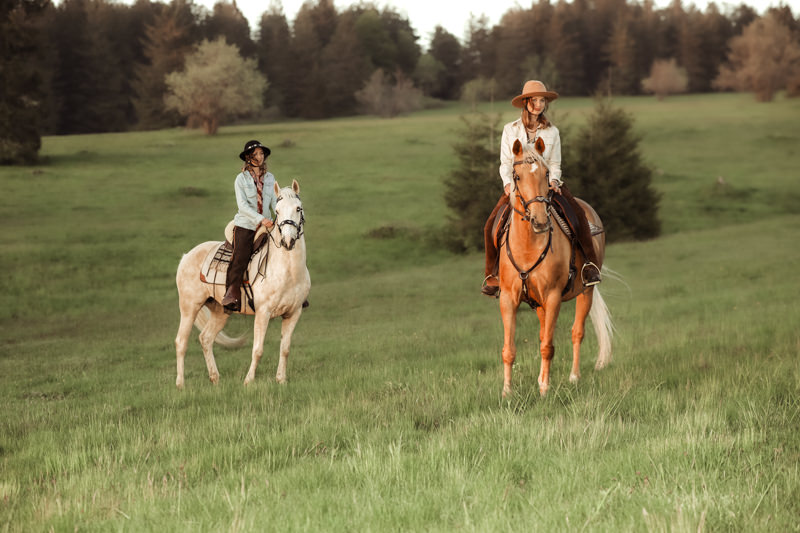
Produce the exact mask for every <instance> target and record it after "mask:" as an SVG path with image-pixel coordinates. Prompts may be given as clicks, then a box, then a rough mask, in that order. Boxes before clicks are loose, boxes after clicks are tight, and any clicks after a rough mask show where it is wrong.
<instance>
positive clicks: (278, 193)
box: [274, 180, 281, 196]
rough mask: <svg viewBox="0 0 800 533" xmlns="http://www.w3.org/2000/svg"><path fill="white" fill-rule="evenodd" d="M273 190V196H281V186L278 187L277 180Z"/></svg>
mask: <svg viewBox="0 0 800 533" xmlns="http://www.w3.org/2000/svg"><path fill="white" fill-rule="evenodd" d="M274 189H275V196H280V194H281V186H280V185H278V180H275V186H274Z"/></svg>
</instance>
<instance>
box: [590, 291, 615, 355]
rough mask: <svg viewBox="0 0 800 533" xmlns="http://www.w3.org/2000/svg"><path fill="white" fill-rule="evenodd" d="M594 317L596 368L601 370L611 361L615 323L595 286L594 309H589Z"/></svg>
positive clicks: (591, 316)
mask: <svg viewBox="0 0 800 533" xmlns="http://www.w3.org/2000/svg"><path fill="white" fill-rule="evenodd" d="M589 317H590V318H591V319H592V326H594V333H595V336H596V337H597V345H598V349H597V363H595V365H594V368H595V369H596V370H600V369H601V368H605V367H606V366H607V365H608V363H610V362H611V339H612V338H613V337H614V323H613V322H612V321H611V313H609V311H608V306H607V305H606V302H605V300H603V295H602V294H600V290H599V289H598V288H597V287H595V289H594V297H593V299H592V309H591V311H589Z"/></svg>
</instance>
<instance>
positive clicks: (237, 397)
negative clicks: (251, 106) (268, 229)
mask: <svg viewBox="0 0 800 533" xmlns="http://www.w3.org/2000/svg"><path fill="white" fill-rule="evenodd" d="M615 104H616V105H619V106H622V107H624V108H625V109H626V110H628V111H629V112H630V113H631V114H632V115H633V116H634V119H635V128H636V131H637V132H638V133H639V134H640V135H641V138H642V141H641V145H640V146H641V150H642V154H643V157H644V158H645V160H646V161H647V163H648V164H649V165H651V166H652V168H653V169H654V179H655V183H654V185H655V187H656V188H657V190H658V191H659V192H660V193H661V195H662V196H661V206H660V211H659V213H660V218H661V221H662V226H663V234H662V236H661V237H660V238H658V239H655V240H651V241H646V242H623V243H613V244H611V245H610V246H609V247H608V249H607V253H606V265H607V266H608V267H610V268H611V269H612V270H613V271H614V274H613V275H609V276H607V277H606V279H605V281H604V282H603V284H602V285H601V286H600V290H601V291H602V293H603V295H604V297H605V299H606V302H607V304H608V306H609V308H610V310H611V313H612V315H613V318H614V321H615V325H616V336H615V338H614V347H613V359H612V363H611V365H610V366H609V367H608V368H606V369H605V370H602V371H595V370H594V361H595V353H596V342H595V339H594V335H593V332H592V331H590V330H591V328H589V330H587V331H588V333H587V338H586V340H585V342H584V348H583V360H582V363H581V373H582V378H581V381H580V382H579V383H578V384H577V385H573V384H570V383H569V381H568V379H567V378H568V375H569V368H570V364H571V355H570V354H571V347H570V340H569V339H570V332H569V328H570V324H571V321H572V311H573V309H574V305H572V304H571V303H570V304H566V305H565V306H564V308H563V309H562V312H561V320H560V321H559V325H558V330H557V336H556V355H555V359H554V362H553V368H552V375H551V390H550V392H549V393H548V395H547V396H546V397H544V398H542V397H540V396H539V393H538V386H537V384H536V377H537V374H538V369H539V355H538V346H537V344H538V335H537V333H538V322H537V320H536V316H535V314H534V313H532V312H530V311H528V310H525V311H524V312H522V313H521V315H520V319H519V329H518V338H517V340H518V346H519V354H518V358H517V364H516V368H515V386H516V389H515V392H514V394H513V395H512V396H511V397H510V398H508V399H507V400H503V399H501V394H500V393H501V388H502V364H501V360H500V350H501V346H502V326H501V323H500V316H499V312H498V309H497V302H496V301H495V300H493V299H490V298H487V297H485V296H482V295H481V294H480V293H479V288H480V282H481V280H482V269H483V258H482V255H480V254H477V253H472V254H467V255H453V254H451V253H449V252H447V251H446V250H445V249H443V248H442V247H441V246H440V245H438V244H437V243H438V242H440V239H439V237H438V234H439V232H441V231H442V229H443V227H444V225H445V222H446V219H447V217H448V216H449V213H448V212H447V209H446V207H445V202H444V199H443V197H442V192H443V185H442V180H443V178H444V176H446V174H447V173H448V172H449V171H450V169H452V168H453V166H454V165H455V164H456V156H455V154H454V153H453V150H452V148H451V145H452V144H453V143H454V142H455V140H456V136H457V135H458V128H459V124H460V121H459V116H460V115H461V114H462V113H465V112H467V111H468V110H467V109H466V108H465V107H461V106H459V105H455V104H452V105H448V106H446V107H444V108H441V109H435V110H428V111H423V112H419V113H416V114H413V115H411V116H406V117H400V118H396V119H390V120H382V119H376V118H373V117H359V118H347V119H338V120H328V121H320V122H294V121H287V122H277V123H270V124H262V125H239V126H230V127H225V128H222V129H221V131H220V133H219V134H218V135H216V136H214V137H206V136H203V135H202V134H201V133H200V132H198V131H187V130H183V129H176V130H168V131H158V132H134V133H125V134H113V135H80V136H66V137H47V138H45V139H43V147H42V150H41V156H42V161H41V163H40V164H39V165H37V166H35V167H0V221H1V222H2V232H1V233H0V271H1V272H2V277H0V280H2V281H0V283H2V286H0V288H1V289H2V290H0V294H1V295H2V296H0V298H2V305H1V306H0V402H2V410H0V413H1V414H0V531H11V532H18V531H19V532H23V531H24V532H28V531H58V532H61V531H63V532H67V531H69V532H72V531H215V532H216V531H234V532H238V531H332V532H353V531H359V532H361V531H479V532H488V531H670V532H672V531H676V532H682V531H692V532H694V531H770V532H773V531H798V530H800V432H798V427H800V358H798V352H800V333H798V324H800V306H798V303H797V299H798V297H800V282H799V279H800V278H798V275H799V274H798V268H797V265H798V264H800V246H798V243H800V99H793V100H792V99H785V98H783V97H779V98H778V99H777V100H776V101H774V102H772V103H769V104H759V103H756V102H755V101H754V99H753V97H752V95H745V94H724V95H702V96H696V95H691V96H680V97H673V98H669V99H667V100H665V101H664V102H657V101H656V100H655V99H654V98H621V99H617V100H615ZM592 106H593V102H592V100H591V99H570V98H563V99H560V100H559V101H558V103H557V104H556V105H555V106H554V111H555V114H554V119H555V121H556V123H557V124H558V125H559V126H560V127H562V129H572V130H573V131H575V130H576V129H577V128H578V127H579V126H580V125H581V124H582V122H583V120H584V119H585V117H586V116H587V114H588V113H589V112H590V111H591V109H592ZM482 110H484V111H487V112H492V111H494V112H496V111H502V112H503V120H504V121H507V120H511V119H512V118H514V110H513V109H512V108H511V107H510V106H508V105H507V104H505V103H495V104H494V105H492V104H488V103H487V104H484V105H483V106H482ZM253 138H256V139H259V140H261V141H262V142H264V143H265V144H267V145H268V146H270V147H272V149H273V155H272V156H271V158H270V169H271V171H272V172H273V173H274V174H275V175H276V177H277V179H278V181H279V183H280V184H281V185H288V184H290V183H291V180H292V179H297V180H298V182H299V183H300V187H301V196H302V198H303V202H304V206H305V209H306V219H307V225H306V239H307V247H308V266H309V270H310V273H311V280H312V288H311V294H310V302H311V307H309V308H308V309H307V310H306V311H305V312H304V313H303V316H302V318H301V319H300V322H299V324H298V327H297V330H296V331H295V335H294V338H293V344H292V351H291V355H290V358H289V368H288V377H289V383H288V384H286V385H279V384H277V383H276V382H275V381H274V374H275V370H276V367H277V362H278V342H279V336H280V333H279V332H280V327H279V322H273V323H272V324H271V326H270V329H269V331H268V332H267V346H266V350H265V354H264V357H263V359H262V360H261V364H260V366H259V369H258V373H257V377H256V382H255V383H254V384H253V385H251V386H250V387H247V388H245V387H244V386H243V384H242V382H243V380H244V377H245V374H246V373H247V369H248V366H249V364H250V346H249V342H248V345H247V346H245V347H243V348H240V349H223V348H219V347H218V348H217V349H216V351H215V352H216V356H217V364H218V366H219V370H220V374H221V380H220V383H219V385H217V386H214V385H212V384H211V383H210V382H209V380H208V376H207V373H206V368H205V363H204V361H203V357H202V352H201V349H200V346H199V343H198V341H197V336H196V333H197V332H196V331H195V333H194V334H193V338H192V341H191V343H190V345H189V350H188V354H187V358H186V388H185V389H184V390H183V391H179V390H177V389H176V387H175V351H174V346H173V340H174V338H175V333H176V331H177V326H178V320H179V313H178V306H177V291H176V288H175V271H176V268H177V265H178V262H179V260H180V258H181V256H182V254H184V253H185V252H187V251H188V250H190V249H191V248H192V247H193V246H195V245H196V244H198V243H200V242H203V241H207V240H220V239H221V238H222V230H223V228H224V226H225V224H226V223H227V222H228V221H229V220H230V219H231V217H232V216H233V214H234V211H235V201H234V197H233V190H232V186H233V179H234V177H235V175H236V174H237V173H238V171H239V168H240V163H239V160H238V158H237V155H238V153H239V151H240V150H241V147H242V145H243V144H244V142H245V141H247V140H249V139H253ZM607 142H609V143H614V139H612V138H609V139H607ZM498 143H499V140H498ZM565 178H566V180H569V176H566V177H565ZM600 215H601V216H602V215H603V214H602V213H600ZM249 320H250V319H246V318H242V317H233V318H232V319H231V320H230V322H229V328H228V329H229V331H231V332H232V333H238V332H247V331H248V329H249V328H250V322H249Z"/></svg>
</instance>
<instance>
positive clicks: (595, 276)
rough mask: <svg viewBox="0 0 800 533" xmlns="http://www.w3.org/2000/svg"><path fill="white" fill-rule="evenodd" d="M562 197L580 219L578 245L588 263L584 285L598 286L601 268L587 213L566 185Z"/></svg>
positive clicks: (583, 273) (585, 268)
mask: <svg viewBox="0 0 800 533" xmlns="http://www.w3.org/2000/svg"><path fill="white" fill-rule="evenodd" d="M561 196H563V197H564V198H566V199H567V201H568V202H569V203H570V205H571V206H572V209H573V211H575V215H576V216H577V218H578V227H577V228H576V232H577V235H576V237H577V238H578V243H579V244H580V246H581V250H582V251H583V256H584V257H585V258H586V262H585V263H584V264H583V268H582V269H581V277H582V278H583V285H584V286H585V287H588V286H590V285H597V284H598V283H600V281H601V278H600V267H599V266H598V263H599V262H598V260H597V254H596V253H595V251H594V243H593V242H592V231H591V229H590V228H589V221H588V220H587V219H586V213H585V212H584V211H583V208H581V206H580V205H579V204H578V202H577V201H576V200H575V197H574V196H572V193H571V192H570V191H569V189H568V188H567V186H566V185H561Z"/></svg>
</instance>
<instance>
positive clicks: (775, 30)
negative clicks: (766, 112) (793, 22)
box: [714, 13, 800, 102]
mask: <svg viewBox="0 0 800 533" xmlns="http://www.w3.org/2000/svg"><path fill="white" fill-rule="evenodd" d="M730 49H731V51H730V54H729V55H728V64H727V65H724V66H723V67H722V68H721V69H720V73H719V76H718V77H717V79H716V80H715V81H714V85H715V86H716V87H718V88H722V89H735V90H737V91H753V92H754V93H755V95H756V99H757V100H759V101H761V102H768V101H770V100H772V97H773V95H774V94H775V92H776V91H779V90H781V89H785V88H786V87H787V84H788V83H789V81H790V80H792V79H793V78H795V77H797V76H798V73H799V72H800V43H798V41H797V40H796V39H795V38H794V37H793V35H792V31H791V30H790V29H789V28H788V27H786V26H785V25H784V24H782V23H781V22H780V20H779V19H778V17H777V16H776V15H775V14H773V13H770V14H769V15H767V16H765V17H761V18H759V19H757V20H755V21H753V22H752V23H751V24H750V25H749V26H747V27H746V28H745V29H744V32H743V33H742V35H740V36H738V37H734V38H733V39H731V42H730Z"/></svg>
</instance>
